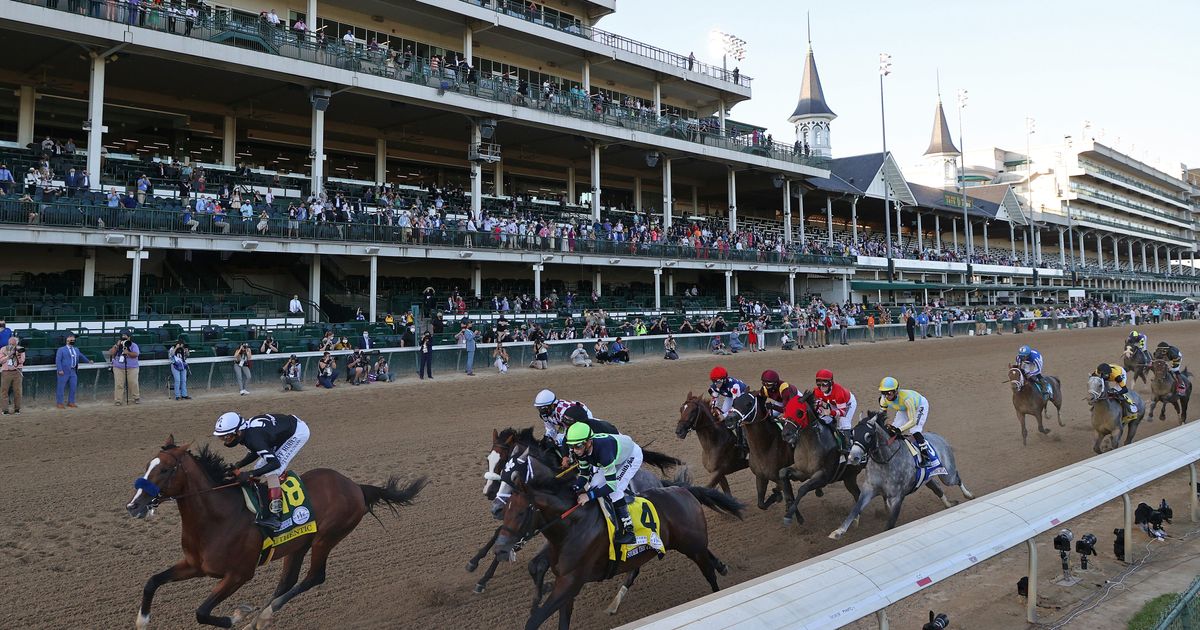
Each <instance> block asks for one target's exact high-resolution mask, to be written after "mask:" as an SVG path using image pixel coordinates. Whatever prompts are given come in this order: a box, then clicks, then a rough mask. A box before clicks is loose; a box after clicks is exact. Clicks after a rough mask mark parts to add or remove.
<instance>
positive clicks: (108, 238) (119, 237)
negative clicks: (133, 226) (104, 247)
mask: <svg viewBox="0 0 1200 630" xmlns="http://www.w3.org/2000/svg"><path fill="white" fill-rule="evenodd" d="M104 242H106V243H108V244H109V245H117V244H119V243H124V242H125V235H124V234H105V235H104Z"/></svg>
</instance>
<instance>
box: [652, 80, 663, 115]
mask: <svg viewBox="0 0 1200 630" xmlns="http://www.w3.org/2000/svg"><path fill="white" fill-rule="evenodd" d="M654 115H655V116H662V82H660V81H655V82H654Z"/></svg>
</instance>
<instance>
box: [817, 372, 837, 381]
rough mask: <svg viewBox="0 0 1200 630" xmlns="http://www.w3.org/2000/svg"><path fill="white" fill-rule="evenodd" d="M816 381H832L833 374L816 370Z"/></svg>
mask: <svg viewBox="0 0 1200 630" xmlns="http://www.w3.org/2000/svg"><path fill="white" fill-rule="evenodd" d="M817 380H818V381H832V380H833V372H830V371H829V370H818V371H817Z"/></svg>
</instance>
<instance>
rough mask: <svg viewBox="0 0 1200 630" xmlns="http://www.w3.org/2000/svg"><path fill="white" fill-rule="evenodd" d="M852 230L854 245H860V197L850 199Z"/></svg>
mask: <svg viewBox="0 0 1200 630" xmlns="http://www.w3.org/2000/svg"><path fill="white" fill-rule="evenodd" d="M850 229H851V231H852V232H853V233H854V243H855V244H857V243H858V197H851V198H850Z"/></svg>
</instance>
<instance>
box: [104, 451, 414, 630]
mask: <svg viewBox="0 0 1200 630" xmlns="http://www.w3.org/2000/svg"><path fill="white" fill-rule="evenodd" d="M301 479H302V480H303V481H304V489H305V491H306V492H307V494H308V498H309V501H310V502H311V503H312V507H313V512H314V513H315V517H316V519H317V522H318V523H319V524H320V529H319V531H318V532H316V533H315V534H310V535H307V536H301V537H299V538H295V539H293V540H291V541H288V542H286V543H284V544H283V545H280V546H279V547H278V548H277V550H276V552H275V555H274V557H273V559H282V560H283V561H284V566H283V575H282V576H281V577H280V579H279V585H278V586H277V587H276V588H275V593H274V594H273V595H272V596H271V600H270V601H268V602H267V604H266V605H265V606H264V607H263V609H262V612H260V613H259V614H258V617H257V618H256V619H255V621H254V623H253V624H252V625H253V627H254V628H257V629H262V628H266V627H267V626H268V625H270V623H271V621H272V618H273V615H274V613H276V612H278V611H279V610H280V609H281V608H283V606H284V604H286V603H287V602H288V601H289V600H291V599H292V598H293V597H295V596H297V595H299V594H300V593H303V592H304V591H307V590H308V589H310V588H312V587H314V586H317V585H319V584H321V583H323V582H324V581H325V565H326V562H327V561H328V559H329V552H330V551H332V550H333V548H334V547H335V546H336V545H337V544H338V543H339V542H341V541H342V539H343V538H345V537H346V536H347V535H348V534H349V533H350V532H351V531H353V530H354V528H355V527H357V526H358V523H359V521H361V520H362V518H363V516H366V515H367V514H372V515H374V511H373V508H374V507H375V506H376V505H378V504H380V503H382V504H385V505H387V506H388V507H389V508H391V509H392V510H393V511H395V506H397V505H409V504H411V503H412V500H413V498H414V497H416V496H417V493H419V492H420V491H421V489H422V488H423V487H425V483H426V480H425V478H424V477H422V478H420V479H417V480H416V481H413V482H411V483H409V484H407V485H405V486H403V487H401V486H400V484H399V482H398V481H397V480H396V478H395V477H393V478H391V479H389V480H388V482H387V484H386V485H385V486H383V487H379V486H371V485H364V484H356V483H354V482H353V481H351V480H350V479H348V478H346V477H345V476H343V475H342V474H341V473H338V472H336V471H333V470H330V469H328V468H317V469H313V470H310V471H308V472H307V473H304V475H302V476H301ZM168 500H174V501H175V503H176V505H178V506H179V517H180V520H181V521H182V525H183V542H182V544H183V559H182V560H180V561H179V562H177V563H175V565H174V566H172V567H170V568H168V569H166V570H165V571H162V572H159V573H156V574H155V575H153V576H152V577H151V578H150V579H149V580H148V581H147V582H146V587H145V589H143V591H142V607H141V609H140V610H139V611H138V615H137V621H136V625H137V628H138V630H145V628H147V627H149V625H150V603H151V601H152V600H153V599H154V592H155V591H157V590H158V588H159V587H160V586H162V585H163V584H166V583H168V582H178V581H180V580H190V579H192V578H197V577H213V578H219V579H220V580H221V581H220V582H218V583H217V585H216V587H214V588H213V590H212V593H211V594H210V595H209V597H208V598H207V599H205V600H204V602H203V603H202V604H200V607H199V608H197V609H196V621H198V622H200V623H202V624H207V625H210V626H218V627H222V628H229V627H232V626H233V625H234V624H237V623H239V622H240V621H242V620H243V619H246V618H248V616H249V615H250V614H252V613H253V612H254V609H253V608H251V607H249V606H241V607H239V608H238V609H237V611H235V613H234V615H233V616H232V617H218V616H214V615H213V614H212V610H213V608H215V607H216V606H217V605H218V604H220V603H221V602H222V601H224V600H225V599H226V598H227V597H229V596H230V595H232V594H233V593H234V592H235V591H237V590H238V588H240V587H241V586H242V585H243V584H245V583H246V582H248V581H250V579H251V578H252V577H254V571H255V568H256V565H257V564H258V556H259V551H260V550H261V549H262V542H263V535H262V532H261V531H260V530H259V528H258V527H257V526H255V525H254V514H252V513H251V512H250V511H249V510H247V509H246V507H245V503H244V501H243V498H242V491H241V489H239V488H238V487H237V484H236V483H230V480H229V479H227V478H226V474H225V462H224V461H223V460H222V459H221V457H220V456H219V455H217V454H216V453H214V452H212V451H210V450H209V449H208V447H207V446H205V447H204V448H202V449H201V450H200V452H199V453H196V454H192V453H191V452H189V451H188V445H187V444H183V445H177V444H175V438H174V436H172V437H169V438H167V443H166V444H165V445H163V447H162V449H161V450H160V451H159V453H158V455H156V456H155V457H154V458H153V459H152V460H150V463H149V465H147V467H146V473H145V474H144V475H143V476H142V477H141V479H139V482H138V490H137V492H136V493H135V494H134V495H133V499H132V500H130V501H129V503H128V504H127V505H126V506H125V509H126V510H127V511H128V512H129V515H130V516H133V517H134V518H145V517H146V516H148V515H149V514H151V513H153V511H154V509H155V508H157V507H158V506H159V504H160V503H161V502H163V501H168ZM310 550H311V551H312V557H311V560H310V563H309V568H308V573H307V574H306V575H305V576H304V580H303V581H301V582H300V583H299V584H297V583H296V581H297V580H298V579H299V577H300V568H301V565H302V564H303V562H304V556H305V555H307V554H308V552H309V551H310Z"/></svg>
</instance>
